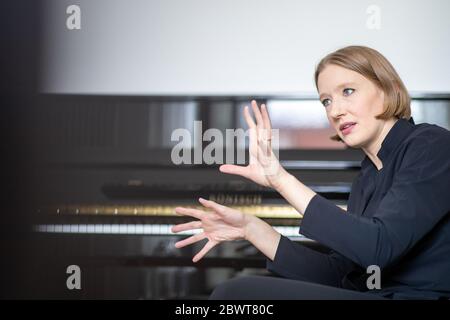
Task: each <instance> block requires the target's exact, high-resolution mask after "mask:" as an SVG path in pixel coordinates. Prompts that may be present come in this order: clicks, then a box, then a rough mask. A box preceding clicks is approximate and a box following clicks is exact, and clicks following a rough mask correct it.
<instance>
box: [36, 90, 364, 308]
mask: <svg viewBox="0 0 450 320" xmlns="http://www.w3.org/2000/svg"><path fill="white" fill-rule="evenodd" d="M261 100H262V99H259V101H261ZM248 101H249V98H247V97H175V98H174V97H171V98H168V97H123V96H78V95H74V96H72V95H51V94H48V95H42V96H40V100H39V103H38V104H37V107H35V108H34V109H33V111H32V112H34V114H33V119H34V121H33V130H34V131H33V137H34V139H35V141H34V142H33V146H34V148H35V151H34V154H35V162H36V170H35V171H34V172H35V174H34V176H33V188H34V190H36V197H35V198H36V201H35V203H34V204H33V208H34V209H33V210H34V212H33V219H32V222H33V223H32V233H33V239H34V243H35V247H36V248H35V250H34V252H35V254H36V261H39V262H38V263H37V266H36V268H37V269H39V270H40V269H42V270H44V269H45V270H51V272H50V271H46V272H45V274H46V277H43V279H42V281H45V282H46V283H47V284H46V285H44V287H46V288H47V291H46V292H43V293H42V295H43V297H55V296H56V297H61V296H62V297H65V298H72V297H76V298H125V299H178V298H191V299H192V298H194V299H195V298H205V297H207V296H208V294H209V293H210V292H211V290H212V289H213V288H214V286H215V285H217V284H218V283H220V282H221V281H224V280H226V279H229V278H231V277H233V276H236V275H238V274H240V273H252V274H267V271H266V270H265V258H264V256H263V255H262V254H261V253H259V252H258V251H257V250H256V249H255V248H254V247H253V246H251V245H250V244H249V243H248V242H246V241H236V242H229V243H223V244H221V245H219V246H217V247H215V248H214V249H213V250H212V251H211V252H209V253H208V254H207V256H206V257H205V258H203V259H202V260H201V261H199V262H198V263H195V264H194V263H193V262H192V257H193V256H194V255H195V253H196V252H198V251H199V250H200V249H201V247H202V246H203V244H204V243H205V242H204V241H202V242H201V243H198V244H194V245H191V246H188V247H185V248H182V249H177V248H175V247H174V244H175V242H176V241H178V240H179V239H180V238H183V237H186V236H189V235H190V234H193V233H194V232H188V231H186V232H181V233H178V234H173V233H172V232H171V227H172V226H173V225H175V224H179V223H183V222H187V221H190V220H192V218H189V217H184V216H179V215H177V214H175V212H174V209H175V207H177V206H189V207H199V208H201V206H200V205H199V203H198V201H197V199H198V198H199V197H203V198H206V199H211V200H214V201H216V202H219V203H222V204H225V205H228V206H231V207H234V208H237V209H239V210H241V211H242V212H244V213H246V214H252V215H256V216H258V217H260V218H261V219H263V220H265V221H267V222H268V223H269V224H270V225H272V226H273V227H274V228H275V229H276V230H277V231H278V232H280V233H281V234H283V235H285V236H287V237H289V238H291V239H292V240H294V241H298V242H301V243H302V244H303V245H307V246H310V247H312V248H314V249H315V250H323V251H326V250H328V249H327V248H324V247H322V246H320V244H317V243H316V242H314V241H312V240H310V239H307V238H306V237H304V236H303V235H301V218H302V217H301V215H300V214H299V213H298V212H297V211H296V210H295V209H294V208H292V207H291V206H290V205H289V204H288V203H286V201H285V200H284V199H283V198H281V197H280V196H279V195H278V194H277V193H276V192H274V191H273V190H271V189H269V188H263V187H260V186H258V185H256V184H254V183H253V182H251V181H247V180H245V179H243V178H241V177H237V176H232V175H226V174H223V173H221V172H219V170H218V165H215V164H214V165H205V164H200V165H195V164H192V165H175V164H173V162H172V161H171V158H170V152H171V149H170V147H171V141H170V132H171V130H173V129H174V128H177V127H183V126H185V127H188V126H189V125H190V124H189V123H190V122H191V121H192V120H194V119H197V120H201V121H203V123H204V124H206V127H219V128H220V126H222V128H234V127H239V126H242V122H240V120H239V119H240V113H239V112H240V110H241V108H242V105H243V104H245V103H248ZM262 101H264V100H262ZM266 101H267V100H266ZM268 105H269V104H268ZM172 145H173V144H172ZM224 147H225V146H224ZM224 152H226V150H224ZM361 159H362V156H361V153H360V152H359V151H356V150H349V149H336V150H333V149H295V148H291V149H282V150H280V161H281V163H282V165H283V166H284V167H285V168H286V169H287V170H288V171H290V172H291V173H293V174H294V175H295V176H297V177H298V178H299V179H300V180H301V181H302V182H304V183H305V184H307V185H308V186H309V187H311V188H312V189H313V190H315V191H316V192H318V193H319V194H321V195H323V196H325V197H326V198H328V199H331V200H333V201H334V202H335V203H336V204H337V205H339V206H341V207H342V208H343V209H346V201H347V199H348V194H349V192H350V188H351V182H352V180H353V179H354V177H355V176H356V174H357V173H358V170H359V167H360V161H361ZM197 232H198V231H197ZM205 241H206V240H205ZM69 265H78V266H80V268H81V270H82V275H83V277H84V278H83V290H80V291H79V292H72V291H68V290H67V288H66V287H65V281H63V280H64V279H65V277H66V276H67V275H66V274H65V272H64V270H65V268H66V267H67V266H69ZM50 279H51V280H50ZM49 282H50V283H52V284H53V285H48V283H49Z"/></svg>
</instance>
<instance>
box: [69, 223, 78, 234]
mask: <svg viewBox="0 0 450 320" xmlns="http://www.w3.org/2000/svg"><path fill="white" fill-rule="evenodd" d="M70 233H78V225H77V224H72V225H70Z"/></svg>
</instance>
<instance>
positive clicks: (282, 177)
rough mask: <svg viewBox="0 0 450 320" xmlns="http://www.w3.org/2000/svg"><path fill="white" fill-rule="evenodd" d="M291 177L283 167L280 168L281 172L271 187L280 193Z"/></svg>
mask: <svg viewBox="0 0 450 320" xmlns="http://www.w3.org/2000/svg"><path fill="white" fill-rule="evenodd" d="M290 177H291V174H290V173H289V172H287V171H286V170H285V169H284V168H283V167H280V171H279V172H278V174H277V175H276V176H275V177H274V178H272V179H271V182H270V186H271V187H272V188H273V189H275V190H276V191H279V190H280V189H281V187H282V186H283V184H284V183H285V182H286V180H289V178H290Z"/></svg>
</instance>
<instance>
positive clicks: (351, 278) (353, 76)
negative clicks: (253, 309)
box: [173, 46, 450, 299]
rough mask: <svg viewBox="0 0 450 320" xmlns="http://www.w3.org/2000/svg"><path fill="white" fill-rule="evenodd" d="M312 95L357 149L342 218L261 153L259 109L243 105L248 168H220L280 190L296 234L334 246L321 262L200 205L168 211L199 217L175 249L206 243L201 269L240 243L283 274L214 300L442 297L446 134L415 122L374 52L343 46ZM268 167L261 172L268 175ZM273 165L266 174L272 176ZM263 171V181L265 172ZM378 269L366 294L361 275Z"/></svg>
mask: <svg viewBox="0 0 450 320" xmlns="http://www.w3.org/2000/svg"><path fill="white" fill-rule="evenodd" d="M315 83H316V88H317V91H318V94H319V97H320V101H321V103H322V104H323V106H324V111H325V112H326V115H327V117H328V121H329V123H330V125H331V127H333V128H334V129H335V130H336V135H335V136H334V137H332V139H335V140H341V141H342V142H343V143H345V144H346V145H347V146H349V147H351V148H361V149H362V150H363V151H364V153H365V155H366V156H365V158H364V160H363V161H362V163H361V171H360V173H359V175H358V176H357V178H356V179H355V180H354V181H353V184H352V189H351V193H350V197H349V201H348V204H347V212H345V211H344V210H342V209H341V208H339V207H337V206H336V205H335V204H333V203H332V202H331V201H329V200H327V199H325V198H323V197H322V196H321V195H319V194H316V193H315V192H314V191H313V190H311V189H310V188H308V187H307V186H305V185H304V184H303V183H302V182H301V181H299V180H297V179H296V178H295V177H294V176H292V175H291V174H289V173H288V172H287V171H286V170H284V169H283V168H282V167H281V165H280V163H279V162H278V160H277V158H276V157H275V155H274V153H273V152H272V151H271V148H270V143H271V140H270V136H268V135H265V134H264V132H267V130H269V132H270V130H271V129H272V128H271V124H270V119H269V115H268V112H267V109H266V106H265V105H264V104H263V105H261V108H259V107H258V105H257V103H256V102H255V101H252V103H251V107H252V110H253V114H254V117H255V120H256V121H255V120H254V119H253V118H252V116H251V115H250V113H249V109H248V107H246V108H245V110H244V117H245V119H246V122H247V124H248V126H249V128H250V130H251V131H252V132H253V133H254V134H253V138H252V136H251V139H250V148H249V150H250V156H251V157H253V159H255V161H253V162H251V164H250V165H248V166H245V167H244V166H236V165H228V164H226V165H222V166H221V167H220V171H221V172H224V173H228V174H235V175H240V176H243V177H245V178H247V179H250V180H252V181H254V182H255V183H257V184H260V185H262V186H266V187H271V188H273V189H275V190H276V191H277V192H279V193H280V194H281V195H282V196H283V197H284V198H285V199H286V200H287V201H288V202H289V203H290V204H291V205H292V206H293V207H294V208H295V209H296V210H297V211H298V212H300V213H302V214H303V219H302V223H301V233H302V234H303V235H305V236H307V237H308V238H311V239H313V240H316V241H318V242H319V243H321V244H323V245H324V246H326V247H328V248H330V249H331V252H330V253H328V254H324V253H321V252H318V251H314V250H313V249H311V248H308V247H305V246H303V245H302V244H299V243H294V242H292V241H291V240H289V239H288V238H286V237H284V236H282V235H280V234H279V233H278V232H277V231H275V230H274V229H273V228H272V227H271V226H270V225H269V224H267V223H265V222H264V221H262V220H261V219H258V218H257V217H254V216H251V215H246V214H243V213H241V212H239V211H237V210H234V209H231V208H228V207H226V206H223V205H220V204H217V203H215V202H213V201H208V200H204V199H200V203H201V204H202V205H203V206H204V207H205V208H206V211H203V210H194V209H188V208H181V207H180V208H177V209H176V212H177V213H179V214H182V215H188V216H192V217H194V218H196V219H198V220H196V221H193V222H189V223H185V224H180V225H176V226H174V227H173V231H174V232H180V231H183V230H191V229H201V232H200V233H198V234H196V235H193V236H191V237H189V238H187V239H184V240H181V241H179V242H177V244H176V246H177V247H178V248H181V247H184V246H186V245H190V244H192V243H195V242H197V241H200V240H203V239H205V238H206V239H208V242H207V243H206V245H205V246H204V247H203V248H202V249H201V250H200V252H199V253H198V254H196V255H195V257H194V258H193V261H194V262H196V261H198V260H200V259H201V258H202V257H203V256H204V255H205V254H206V253H207V252H208V251H209V250H211V248H213V247H214V246H216V245H217V244H219V243H221V242H223V241H232V240H237V239H246V240H248V241H250V242H251V243H252V244H253V245H254V246H255V247H256V248H258V249H259V250H260V251H261V252H262V253H263V254H264V255H265V256H266V257H267V268H268V270H270V271H272V272H274V273H276V274H278V275H279V276H281V277H263V276H248V277H242V278H236V279H232V280H229V281H227V282H225V283H224V284H221V285H219V286H218V287H217V288H216V289H215V290H214V292H213V294H212V296H211V299H377V298H393V299H403V298H405V299H413V298H435V299H438V298H448V297H450V275H449V274H450V214H449V212H450V133H449V131H448V130H446V129H443V128H441V127H438V126H436V125H430V124H419V125H416V124H414V121H413V119H412V118H411V111H410V98H409V95H408V92H407V90H406V88H405V86H404V84H403V82H402V80H401V79H400V77H399V76H398V74H397V72H396V71H395V69H394V68H393V67H392V65H391V64H390V63H389V62H388V60H387V59H386V58H385V57H384V56H383V55H381V54H380V53H379V52H378V51H376V50H373V49H370V48H367V47H362V46H350V47H345V48H342V49H340V50H337V51H335V52H333V53H331V54H329V55H327V56H326V57H325V58H323V59H322V60H321V61H320V63H319V64H318V66H317V68H316V72H315ZM269 167H270V170H269ZM274 168H275V170H274ZM269 171H270V173H269ZM372 265H375V266H378V267H379V268H380V270H381V288H380V289H373V290H369V289H368V288H367V285H366V280H367V277H368V274H367V270H366V269H367V267H369V266H372Z"/></svg>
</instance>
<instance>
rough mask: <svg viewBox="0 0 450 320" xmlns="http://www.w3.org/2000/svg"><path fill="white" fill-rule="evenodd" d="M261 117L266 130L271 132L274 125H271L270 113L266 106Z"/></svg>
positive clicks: (263, 106) (262, 107)
mask: <svg viewBox="0 0 450 320" xmlns="http://www.w3.org/2000/svg"><path fill="white" fill-rule="evenodd" d="M261 115H262V119H263V124H264V129H266V130H268V131H269V132H271V130H272V124H271V123H270V117H269V111H268V110H267V106H266V105H265V104H263V105H262V106H261Z"/></svg>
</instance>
